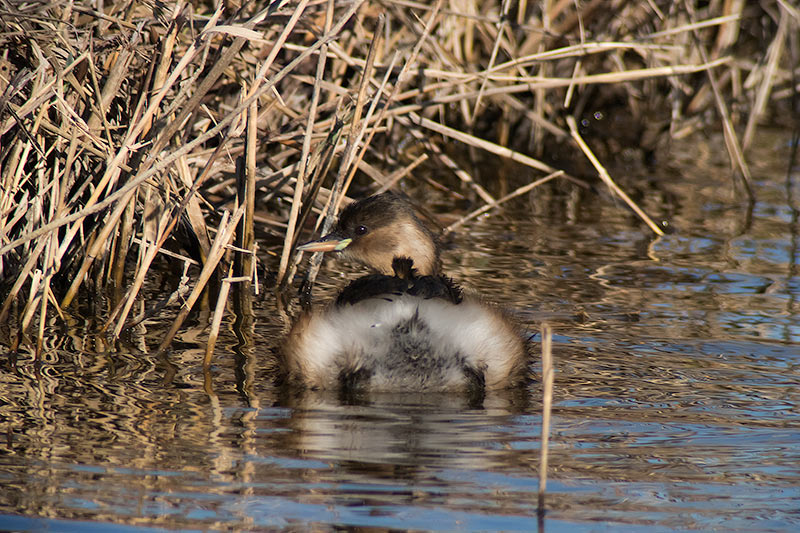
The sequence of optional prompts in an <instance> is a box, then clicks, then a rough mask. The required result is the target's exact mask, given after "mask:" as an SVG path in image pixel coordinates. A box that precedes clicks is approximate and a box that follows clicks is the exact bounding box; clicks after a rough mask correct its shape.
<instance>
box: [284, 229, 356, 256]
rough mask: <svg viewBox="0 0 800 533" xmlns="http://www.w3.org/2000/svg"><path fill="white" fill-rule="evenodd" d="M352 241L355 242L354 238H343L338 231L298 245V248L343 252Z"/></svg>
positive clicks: (313, 250) (309, 250) (303, 250)
mask: <svg viewBox="0 0 800 533" xmlns="http://www.w3.org/2000/svg"><path fill="white" fill-rule="evenodd" d="M351 242H353V239H349V238H342V237H341V236H340V235H337V234H336V233H330V234H328V235H325V236H324V237H322V238H321V239H319V240H316V241H311V242H307V243H305V244H302V245H300V246H298V247H297V250H298V251H300V252H341V251H342V250H344V249H345V248H347V246H348V245H349V244H350V243H351Z"/></svg>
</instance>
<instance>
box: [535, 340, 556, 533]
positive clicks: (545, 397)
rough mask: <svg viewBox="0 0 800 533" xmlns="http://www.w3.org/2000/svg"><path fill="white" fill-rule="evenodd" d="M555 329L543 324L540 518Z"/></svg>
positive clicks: (544, 475)
mask: <svg viewBox="0 0 800 533" xmlns="http://www.w3.org/2000/svg"><path fill="white" fill-rule="evenodd" d="M554 378H555V370H554V366H553V330H552V328H551V327H550V325H549V324H542V437H541V443H540V445H539V505H538V514H539V517H540V520H541V519H542V517H543V516H544V512H545V494H546V492H547V459H548V451H549V446H550V414H551V411H552V408H553V381H554Z"/></svg>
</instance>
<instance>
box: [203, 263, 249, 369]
mask: <svg viewBox="0 0 800 533" xmlns="http://www.w3.org/2000/svg"><path fill="white" fill-rule="evenodd" d="M249 282H250V278H249V277H248V276H240V277H232V276H231V271H230V270H228V277H226V278H224V279H223V280H222V285H221V287H220V289H219V295H218V296H217V305H216V306H215V307H214V315H213V318H212V319H211V330H210V331H209V333H208V343H207V344H206V354H205V356H204V357H203V371H204V372H206V373H207V372H208V371H209V370H210V369H211V359H212V357H213V356H214V348H215V346H216V344H217V338H218V337H219V328H220V325H221V324H222V315H223V314H224V313H225V305H226V304H227V302H228V293H229V292H230V288H231V284H232V283H249Z"/></svg>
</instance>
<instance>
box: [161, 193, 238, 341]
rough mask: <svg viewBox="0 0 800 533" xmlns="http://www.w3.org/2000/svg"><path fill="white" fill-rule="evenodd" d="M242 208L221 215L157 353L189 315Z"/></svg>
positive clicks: (234, 227) (212, 271)
mask: <svg viewBox="0 0 800 533" xmlns="http://www.w3.org/2000/svg"><path fill="white" fill-rule="evenodd" d="M244 210H245V206H244V205H240V206H239V207H238V208H237V209H236V211H234V213H233V216H230V213H228V212H227V211H226V212H225V214H224V215H223V216H222V220H221V221H220V223H219V227H218V228H217V236H216V238H215V239H214V243H213V244H212V245H211V252H210V253H209V256H208V261H206V263H205V264H204V265H203V270H201V271H200V275H199V276H198V279H197V283H196V284H195V286H194V288H193V289H192V292H191V294H189V297H188V298H187V299H186V301H185V302H184V303H183V305H182V306H181V310H180V312H179V313H178V316H177V317H176V318H175V320H174V322H173V323H172V327H170V329H169V331H168V332H167V334H166V336H165V337H164V340H163V341H161V344H160V345H159V347H158V350H157V353H164V352H165V351H166V350H167V349H168V348H169V345H170V344H172V339H174V338H175V335H176V334H177V333H178V330H179V329H180V328H181V326H182V325H183V322H184V320H186V317H187V316H189V313H190V312H191V310H192V307H194V304H195V303H196V302H197V299H198V298H199V297H200V295H201V294H202V293H203V291H204V290H205V287H206V284H207V283H208V280H209V279H211V275H212V274H213V273H214V271H215V270H216V269H217V264H218V263H219V261H220V259H222V256H223V254H224V253H225V250H226V249H227V246H228V244H229V243H230V241H231V238H232V237H233V234H234V230H235V229H236V226H237V225H238V224H239V219H241V218H242V216H243V215H244Z"/></svg>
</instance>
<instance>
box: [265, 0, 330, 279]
mask: <svg viewBox="0 0 800 533" xmlns="http://www.w3.org/2000/svg"><path fill="white" fill-rule="evenodd" d="M332 24H333V0H328V4H327V9H326V11H325V31H326V32H329V31H330V28H331V25H332ZM327 56H328V45H327V44H323V45H322V47H321V48H320V52H319V56H318V58H317V70H316V74H315V77H314V90H313V92H312V95H311V109H310V110H309V112H308V122H307V123H306V127H305V134H304V135H303V147H302V152H301V154H300V164H299V168H298V170H297V178H296V182H295V188H294V196H293V197H292V208H291V211H290V212H289V222H288V226H287V228H286V235H285V237H284V241H283V251H282V252H281V259H280V263H279V265H278V275H277V278H278V287H283V286H284V285H285V284H286V280H287V276H286V273H287V267H288V264H289V256H290V254H291V253H292V249H293V243H294V241H295V239H296V224H297V217H298V215H299V213H300V209H301V207H302V198H303V187H304V185H305V177H306V168H307V161H308V156H309V154H310V152H311V135H312V134H313V132H314V122H315V121H316V118H317V106H318V105H319V97H320V92H321V83H322V76H323V75H324V72H325V64H326V59H327ZM320 184H321V181H320ZM311 200H312V201H313V197H312V198H311Z"/></svg>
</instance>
